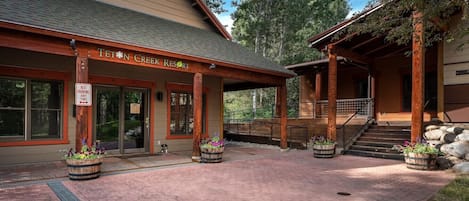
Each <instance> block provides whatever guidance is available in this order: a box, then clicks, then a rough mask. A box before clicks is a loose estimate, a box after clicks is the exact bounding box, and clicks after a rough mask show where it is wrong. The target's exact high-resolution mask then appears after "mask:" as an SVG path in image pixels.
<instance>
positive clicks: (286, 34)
mask: <svg viewBox="0 0 469 201" xmlns="http://www.w3.org/2000/svg"><path fill="white" fill-rule="evenodd" d="M233 3H234V5H235V6H236V7H237V10H236V11H235V12H234V13H233V14H232V18H233V19H234V24H233V31H232V35H233V38H234V40H235V41H236V42H238V43H239V44H241V45H242V46H244V47H247V48H248V49H251V50H253V51H254V52H256V53H258V54H260V55H262V56H264V57H267V58H270V59H272V60H273V61H275V62H277V63H279V64H281V65H290V64H296V63H301V62H305V61H311V60H315V59H318V58H320V57H321V54H320V53H319V52H318V51H316V50H314V49H311V48H309V47H308V43H307V40H308V39H309V37H311V36H313V35H315V34H318V33H320V32H322V31H323V30H325V29H327V28H329V27H331V26H333V25H335V24H337V23H338V22H340V21H342V20H344V19H345V17H346V16H347V14H348V11H349V10H350V8H349V6H348V4H347V1H346V0H333V1H318V0H295V1H291V0H275V1H273V0H242V1H233ZM298 85H299V84H298V78H292V79H288V80H287V92H288V94H287V97H288V100H287V108H288V116H289V117H296V116H297V115H298V107H299V104H298V101H299V87H298ZM254 94H255V95H254ZM275 94H276V90H275V88H265V89H255V90H245V91H238V92H228V93H225V94H224V97H225V112H228V113H232V112H233V111H235V112H236V113H240V112H237V111H239V110H243V111H244V110H246V111H249V110H251V112H250V113H249V112H244V113H242V114H240V115H238V116H237V117H235V118H236V119H241V118H254V114H255V117H256V118H270V117H271V116H272V110H270V111H269V110H268V109H270V108H272V107H273V106H274V105H275ZM253 96H255V102H253V100H252V99H253ZM252 106H255V108H260V109H259V110H262V111H265V112H264V113H262V117H260V116H257V115H258V114H257V113H258V112H257V110H258V109H256V111H255V112H253V109H252V108H253V107H252ZM264 108H265V109H264ZM267 111H269V112H267ZM249 114H250V115H249Z"/></svg>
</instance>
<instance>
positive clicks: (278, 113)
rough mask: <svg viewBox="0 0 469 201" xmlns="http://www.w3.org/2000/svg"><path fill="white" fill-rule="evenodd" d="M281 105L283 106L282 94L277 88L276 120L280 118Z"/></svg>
mask: <svg viewBox="0 0 469 201" xmlns="http://www.w3.org/2000/svg"><path fill="white" fill-rule="evenodd" d="M281 105H282V100H281V92H280V88H279V87H277V90H276V93H275V115H274V117H275V118H280V116H281V115H280V110H281Z"/></svg>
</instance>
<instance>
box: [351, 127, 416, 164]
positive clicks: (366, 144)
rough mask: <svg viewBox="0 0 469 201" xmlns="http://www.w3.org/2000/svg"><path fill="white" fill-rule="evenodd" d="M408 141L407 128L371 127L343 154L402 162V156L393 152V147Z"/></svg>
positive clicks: (408, 128)
mask: <svg viewBox="0 0 469 201" xmlns="http://www.w3.org/2000/svg"><path fill="white" fill-rule="evenodd" d="M404 141H410V127H409V126H378V125H371V126H370V127H369V128H368V129H367V130H366V131H365V132H364V133H363V134H362V135H361V136H360V137H359V138H358V139H357V140H356V141H355V142H354V143H353V144H352V146H351V147H350V148H349V150H347V151H345V154H350V155H356V156H366V157H374V158H385V159H394V160H404V156H403V155H401V154H400V153H399V152H398V151H396V150H393V149H392V147H393V145H396V144H401V145H402V144H404Z"/></svg>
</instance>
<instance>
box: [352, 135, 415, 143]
mask: <svg viewBox="0 0 469 201" xmlns="http://www.w3.org/2000/svg"><path fill="white" fill-rule="evenodd" d="M358 140H360V141H372V142H386V143H394V144H403V143H404V142H405V141H409V140H410V139H409V138H397V137H374V136H361V137H359V138H358Z"/></svg>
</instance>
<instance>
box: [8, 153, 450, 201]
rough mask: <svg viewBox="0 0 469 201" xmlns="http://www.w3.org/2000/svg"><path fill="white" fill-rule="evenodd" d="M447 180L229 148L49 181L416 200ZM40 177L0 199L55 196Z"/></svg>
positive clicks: (229, 195)
mask: <svg viewBox="0 0 469 201" xmlns="http://www.w3.org/2000/svg"><path fill="white" fill-rule="evenodd" d="M137 161H138V160H137ZM145 164H148V162H146V163H145ZM453 178H454V175H453V174H452V173H449V172H447V171H416V170H410V169H407V168H406V167H405V165H404V163H403V162H401V161H393V160H384V159H374V158H364V157H355V156H338V157H335V158H333V159H316V158H313V157H312V153H311V152H310V151H297V150H292V151H289V152H285V153H281V152H279V151H278V149H276V150H274V149H262V148H252V147H251V148H249V147H248V148H246V147H228V148H227V149H226V157H225V161H224V162H223V163H219V164H196V163H184V164H182V165H178V166H164V167H160V168H150V169H137V170H134V171H127V172H125V173H118V174H116V173H115V172H114V173H112V174H104V175H103V176H101V177H100V178H99V179H96V180H91V181H79V182H77V181H69V180H67V179H55V180H58V182H60V183H61V184H63V186H64V187H66V189H68V190H69V191H70V192H71V194H73V195H74V196H76V198H78V199H80V200H196V201H197V200H204V201H208V200H320V201H327V200H353V201H360V200H396V201H407V200H408V201H416V200H428V199H429V198H430V197H432V196H433V195H434V194H435V193H436V192H437V191H438V190H439V189H440V188H442V187H443V186H444V185H446V184H447V183H449V182H450V181H451V180H452V179H453ZM45 183H46V181H44V182H42V183H41V181H37V182H34V183H32V184H27V183H25V184H17V185H16V186H15V185H14V184H9V185H10V186H8V185H3V186H2V185H0V200H4V199H6V200H30V199H28V198H34V200H57V197H53V196H51V192H52V191H51V190H50V189H48V186H47V185H45ZM11 185H13V187H11ZM38 189H40V190H39V191H38ZM38 192H39V193H38ZM338 192H347V193H350V194H351V195H349V196H343V195H338V194H337V193H338ZM19 194H21V195H20V196H19ZM52 195H53V192H52Z"/></svg>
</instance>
